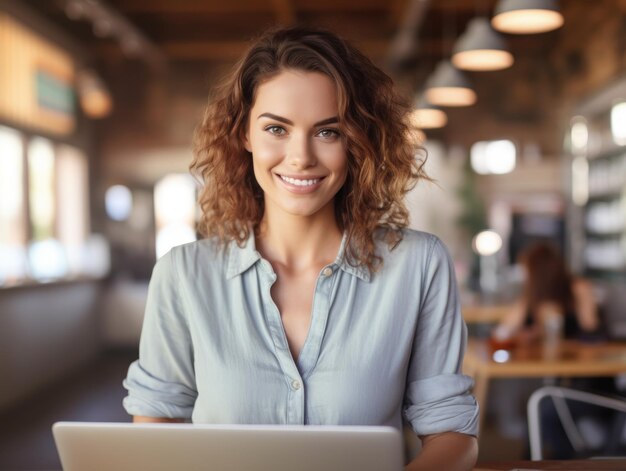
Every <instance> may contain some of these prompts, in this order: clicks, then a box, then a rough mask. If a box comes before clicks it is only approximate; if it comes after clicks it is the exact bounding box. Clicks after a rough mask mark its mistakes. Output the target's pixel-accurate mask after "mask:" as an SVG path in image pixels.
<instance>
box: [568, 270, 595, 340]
mask: <svg viewBox="0 0 626 471" xmlns="http://www.w3.org/2000/svg"><path fill="white" fill-rule="evenodd" d="M572 291H573V293H574V303H575V308H576V320H577V321H578V325H579V326H580V328H581V329H582V330H584V331H585V332H593V331H595V330H596V329H597V328H598V325H599V319H598V308H597V306H596V301H595V299H594V296H593V290H592V288H591V283H589V282H588V281H586V280H583V279H580V278H579V279H577V280H574V283H573V285H572Z"/></svg>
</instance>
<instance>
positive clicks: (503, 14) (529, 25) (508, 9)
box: [491, 0, 563, 34]
mask: <svg viewBox="0 0 626 471" xmlns="http://www.w3.org/2000/svg"><path fill="white" fill-rule="evenodd" d="M491 24H492V25H493V27H494V28H495V29H497V30H498V31H502V32H503V33H511V34H535V33H544V32H546V31H552V30H553V29H557V28H560V27H561V26H562V25H563V15H561V12H560V11H559V5H558V2H557V0H500V1H499V2H498V3H497V5H496V8H495V10H494V16H493V18H492V19H491Z"/></svg>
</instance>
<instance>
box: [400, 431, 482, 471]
mask: <svg viewBox="0 0 626 471" xmlns="http://www.w3.org/2000/svg"><path fill="white" fill-rule="evenodd" d="M421 439H422V451H421V452H420V454H419V455H417V457H416V458H415V459H414V460H413V461H411V462H410V463H409V464H408V465H407V467H406V468H405V471H430V470H433V471H435V470H436V471H439V470H442V469H445V470H446V471H470V470H471V469H472V468H473V467H474V465H475V464H476V459H477V458H478V442H477V440H476V437H474V436H472V435H466V434H463V433H456V432H445V433H438V434H435V435H427V436H424V437H421Z"/></svg>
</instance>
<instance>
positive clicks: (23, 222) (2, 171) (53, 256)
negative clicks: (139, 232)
mask: <svg viewBox="0 0 626 471" xmlns="http://www.w3.org/2000/svg"><path fill="white" fill-rule="evenodd" d="M0 157H1V158H0V258H1V259H2V264H0V286H11V285H16V284H21V283H27V282H32V281H40V282H47V281H52V280H58V279H64V278H71V277H76V276H80V275H86V274H87V275H90V276H94V274H98V275H102V274H105V273H103V272H102V270H101V269H99V268H98V267H96V268H98V269H94V267H93V263H94V260H96V259H98V260H102V266H104V267H108V265H109V262H108V260H107V259H106V257H105V258H104V259H103V258H102V257H101V256H100V257H95V256H94V253H92V252H94V250H93V249H92V247H94V246H97V248H98V254H100V255H101V252H102V247H101V245H102V244H95V245H94V241H93V240H92V239H93V236H91V235H90V234H89V191H88V163H87V158H86V156H85V155H84V154H83V153H82V152H81V151H80V150H79V149H77V148H74V147H71V146H68V145H61V144H55V143H54V142H53V141H51V140H49V139H44V138H42V137H38V136H32V137H30V136H26V135H24V134H23V133H20V132H19V131H16V130H14V129H11V128H7V127H2V126H0ZM96 255H97V254H96Z"/></svg>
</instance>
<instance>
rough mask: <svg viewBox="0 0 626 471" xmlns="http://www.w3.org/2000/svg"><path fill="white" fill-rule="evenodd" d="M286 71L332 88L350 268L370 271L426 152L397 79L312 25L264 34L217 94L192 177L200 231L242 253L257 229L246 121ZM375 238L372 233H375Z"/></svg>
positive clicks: (394, 234) (341, 221)
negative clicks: (258, 96)
mask: <svg viewBox="0 0 626 471" xmlns="http://www.w3.org/2000/svg"><path fill="white" fill-rule="evenodd" d="M286 69H295V70H302V71H308V72H319V73H323V74H325V75H327V76H329V77H330V78H331V79H332V80H333V81H334V82H335V84H336V86H337V94H338V105H339V122H340V126H341V129H342V134H343V138H344V139H345V140H346V148H347V153H348V176H347V179H346V182H345V184H344V186H343V187H342V189H341V190H340V191H339V192H338V194H337V195H336V196H335V214H336V217H337V222H338V225H339V227H340V228H341V229H342V230H344V231H346V233H347V240H346V256H347V261H348V262H349V263H350V264H352V265H354V266H359V265H360V266H365V267H367V268H368V269H369V270H371V271H375V270H376V269H377V267H378V265H379V264H380V263H381V262H382V259H381V257H379V256H378V255H377V254H376V245H375V233H377V234H380V236H381V238H382V239H383V240H385V241H386V242H387V243H388V244H389V247H390V249H393V248H394V247H395V246H396V245H397V244H398V243H399V242H400V241H401V240H402V229H403V228H405V227H406V226H407V225H408V211H407V209H406V206H405V205H404V202H403V198H404V195H405V194H406V193H407V192H408V191H409V190H410V189H411V188H413V187H414V186H415V184H416V183H417V182H418V180H420V179H427V180H429V177H428V176H427V175H426V173H425V172H424V170H423V166H424V163H425V160H426V154H425V152H423V149H422V148H421V147H420V146H419V142H418V140H417V138H416V137H415V136H416V133H417V129H415V128H414V125H413V124H412V123H411V119H410V111H411V107H410V106H409V104H408V103H407V102H406V101H405V100H403V99H402V98H401V97H400V96H399V94H398V93H397V92H396V91H395V90H394V86H393V81H392V80H391V78H389V77H388V76H387V75H386V74H385V73H384V72H382V71H381V70H380V69H379V68H378V67H376V66H375V65H374V64H373V63H372V62H371V61H370V60H369V59H368V58H367V57H366V56H365V55H363V54H362V53H361V52H359V51H358V50H357V49H356V48H354V47H353V46H351V45H350V44H349V43H348V42H346V41H344V40H343V39H341V38H339V37H338V36H337V35H335V34H334V33H331V32H328V31H325V30H320V29H316V28H310V27H289V28H277V29H271V30H269V31H267V32H266V33H264V34H263V35H262V36H260V37H259V38H258V39H257V40H256V41H255V42H254V43H253V44H252V45H251V47H250V48H249V50H248V51H247V53H246V54H245V55H244V57H243V58H242V59H241V60H240V61H239V62H238V63H237V64H236V66H235V67H234V70H233V71H232V73H231V74H229V75H228V76H227V77H226V78H225V80H224V81H223V83H222V84H221V85H220V86H219V87H217V88H216V90H215V91H214V94H213V96H212V98H211V99H210V100H209V105H208V107H207V109H206V112H205V114H204V118H203V120H202V123H201V124H200V125H199V126H198V128H197V129H196V134H195V138H194V159H193V161H192V163H191V165H190V169H191V172H192V174H194V175H196V176H197V177H199V179H200V180H201V181H202V183H203V187H202V190H201V192H200V195H199V203H200V207H201V209H202V217H201V221H200V227H199V230H200V232H201V233H202V234H203V235H204V236H206V237H215V238H217V239H218V240H219V242H221V243H222V244H224V245H227V244H228V243H229V242H231V241H235V242H237V244H238V245H240V246H242V245H243V244H244V243H245V241H246V240H247V238H248V237H249V236H250V230H254V231H257V230H258V227H259V224H260V222H261V219H262V217H263V212H264V200H263V192H262V190H261V188H260V187H259V185H258V183H257V182H256V180H255V177H254V172H253V168H252V159H251V158H250V154H249V152H248V151H246V149H245V148H244V136H245V132H246V129H247V124H248V115H249V112H250V109H251V108H252V105H253V103H254V99H255V92H256V89H257V87H258V86H259V84H261V83H263V82H264V81H267V80H269V79H271V78H272V77H274V76H276V75H278V74H279V73H280V72H281V71H284V70H286ZM381 229H382V232H378V231H377V230H381Z"/></svg>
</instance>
